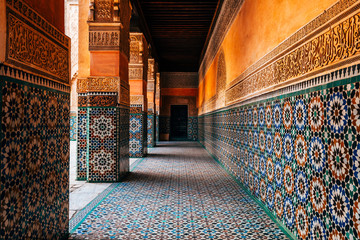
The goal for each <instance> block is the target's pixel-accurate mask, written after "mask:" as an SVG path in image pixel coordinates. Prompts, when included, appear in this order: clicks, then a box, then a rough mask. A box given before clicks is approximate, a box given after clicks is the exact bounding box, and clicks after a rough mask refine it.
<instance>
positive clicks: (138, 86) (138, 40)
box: [129, 33, 148, 157]
mask: <svg viewBox="0 0 360 240" xmlns="http://www.w3.org/2000/svg"><path fill="white" fill-rule="evenodd" d="M147 68H148V45H147V42H146V39H145V37H144V35H143V34H142V33H130V62H129V82H130V145H129V148H130V149H129V156H130V157H144V156H146V154H147V96H146V92H147Z"/></svg>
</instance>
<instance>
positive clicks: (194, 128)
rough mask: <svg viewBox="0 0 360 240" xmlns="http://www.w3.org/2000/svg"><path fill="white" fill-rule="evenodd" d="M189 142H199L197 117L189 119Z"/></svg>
mask: <svg viewBox="0 0 360 240" xmlns="http://www.w3.org/2000/svg"><path fill="white" fill-rule="evenodd" d="M187 131H188V133H187V135H188V140H190V141H197V140H198V118H197V117H188V127H187Z"/></svg>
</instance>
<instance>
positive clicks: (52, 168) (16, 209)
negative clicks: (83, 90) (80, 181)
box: [0, 76, 70, 239]
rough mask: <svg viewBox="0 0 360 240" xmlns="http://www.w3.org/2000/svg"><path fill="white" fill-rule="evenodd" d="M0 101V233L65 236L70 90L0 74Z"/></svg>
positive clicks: (4, 236) (24, 236)
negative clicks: (60, 89) (57, 89)
mask: <svg viewBox="0 0 360 240" xmlns="http://www.w3.org/2000/svg"><path fill="white" fill-rule="evenodd" d="M0 103H1V104H0V106H1V107H0V109H1V114H0V124H1V129H0V136H1V152H0V165H1V174H0V176H1V178H0V196H1V197H0V216H1V222H0V236H1V238H2V239H38V237H39V236H43V238H44V239H60V238H63V237H66V236H67V234H68V214H69V145H70V142H69V129H70V119H69V115H70V95H69V94H68V93H64V92H60V91H55V90H52V89H50V88H46V87H39V86H36V85H34V84H30V83H25V82H22V81H20V80H16V79H13V78H9V77H3V76H0ZM3 219H6V221H3Z"/></svg>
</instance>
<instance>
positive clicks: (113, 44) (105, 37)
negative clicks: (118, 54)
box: [89, 28, 120, 51]
mask: <svg viewBox="0 0 360 240" xmlns="http://www.w3.org/2000/svg"><path fill="white" fill-rule="evenodd" d="M119 49H120V30H118V31H116V30H112V31H99V30H91V28H90V31H89V50H90V51H94V50H119Z"/></svg>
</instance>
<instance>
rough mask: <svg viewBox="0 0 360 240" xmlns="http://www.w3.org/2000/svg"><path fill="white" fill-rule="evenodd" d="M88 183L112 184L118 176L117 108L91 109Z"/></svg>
mask: <svg viewBox="0 0 360 240" xmlns="http://www.w3.org/2000/svg"><path fill="white" fill-rule="evenodd" d="M88 111H89V114H88V115H89V141H88V144H89V147H88V148H89V153H88V154H89V159H88V162H87V163H88V164H87V167H88V169H87V181H89V182H112V181H116V180H117V179H118V176H117V174H118V173H117V170H118V169H117V159H118V157H117V141H116V139H117V136H116V122H117V112H116V111H117V109H116V108H90V109H89V110H88Z"/></svg>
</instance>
